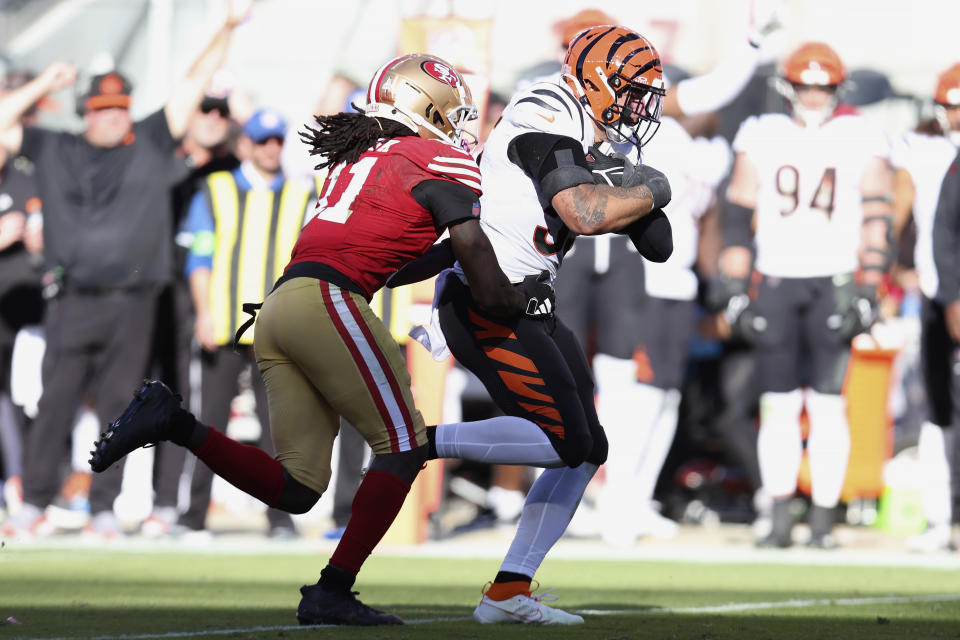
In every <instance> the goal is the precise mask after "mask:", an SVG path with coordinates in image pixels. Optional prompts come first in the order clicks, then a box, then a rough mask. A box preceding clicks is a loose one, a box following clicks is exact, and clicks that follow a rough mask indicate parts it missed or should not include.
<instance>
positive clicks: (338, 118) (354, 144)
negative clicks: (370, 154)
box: [300, 113, 417, 170]
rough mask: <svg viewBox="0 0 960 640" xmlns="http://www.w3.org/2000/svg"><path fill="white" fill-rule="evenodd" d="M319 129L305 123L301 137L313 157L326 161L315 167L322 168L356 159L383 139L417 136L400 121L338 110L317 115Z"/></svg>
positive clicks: (315, 117) (315, 118)
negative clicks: (338, 111)
mask: <svg viewBox="0 0 960 640" xmlns="http://www.w3.org/2000/svg"><path fill="white" fill-rule="evenodd" d="M313 119H314V120H315V121H316V123H317V124H318V125H319V127H318V128H316V129H314V128H313V127H311V126H309V125H306V128H307V130H306V131H301V132H300V139H301V140H302V141H303V142H304V143H305V144H306V145H307V146H309V147H310V155H311V156H320V157H321V158H323V161H322V162H321V163H320V164H318V165H317V166H315V167H314V169H317V170H320V169H323V168H325V167H333V166H335V165H338V164H340V163H342V162H343V163H347V164H349V163H352V162H356V161H357V160H358V159H359V158H360V154H361V153H363V152H364V151H366V150H367V149H369V148H370V147H372V146H373V145H375V144H376V143H377V140H381V139H384V138H387V139H389V138H399V137H401V136H415V135H417V134H416V133H414V132H413V131H411V130H410V128H409V127H406V126H404V125H402V124H400V123H399V122H396V121H394V120H388V119H386V118H368V117H367V116H365V115H363V114H362V113H337V114H335V115H332V116H314V117H313Z"/></svg>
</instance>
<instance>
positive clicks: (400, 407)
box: [320, 281, 416, 452]
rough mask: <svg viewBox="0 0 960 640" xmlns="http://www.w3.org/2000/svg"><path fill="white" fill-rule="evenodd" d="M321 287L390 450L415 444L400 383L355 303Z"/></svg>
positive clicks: (323, 284)
mask: <svg viewBox="0 0 960 640" xmlns="http://www.w3.org/2000/svg"><path fill="white" fill-rule="evenodd" d="M320 291H321V294H322V296H323V304H324V306H325V307H326V310H327V313H328V314H329V316H330V320H331V321H332V322H333V325H334V327H335V328H336V330H337V332H338V333H339V334H340V339H341V340H343V343H344V345H345V346H346V347H347V350H348V351H349V352H350V355H351V357H352V358H353V361H354V364H355V365H356V367H357V371H358V372H359V374H360V376H361V378H362V379H363V382H364V385H365V386H366V388H367V391H368V392H369V394H370V397H371V399H372V400H373V403H374V407H375V409H376V412H377V414H379V416H380V419H381V420H382V421H383V426H384V428H385V430H386V432H387V434H388V437H389V439H390V450H391V451H392V452H399V451H409V450H410V449H412V448H416V445H415V444H413V445H412V446H411V436H410V433H411V427H412V425H411V418H410V414H409V411H408V410H407V407H406V404H405V402H404V399H403V395H402V393H400V391H399V385H398V384H397V382H396V380H395V376H393V371H392V370H391V369H390V367H389V363H386V362H385V360H384V358H383V354H382V353H381V352H380V347H379V345H377V344H376V340H375V339H372V338H373V337H372V335H371V334H370V332H369V329H368V328H367V327H366V324H365V322H364V320H363V318H362V316H360V314H359V312H358V310H357V308H356V305H355V304H353V305H351V302H352V300H350V294H349V293H348V292H347V291H345V290H342V289H339V288H335V287H332V286H331V285H330V283H328V282H323V281H321V283H320Z"/></svg>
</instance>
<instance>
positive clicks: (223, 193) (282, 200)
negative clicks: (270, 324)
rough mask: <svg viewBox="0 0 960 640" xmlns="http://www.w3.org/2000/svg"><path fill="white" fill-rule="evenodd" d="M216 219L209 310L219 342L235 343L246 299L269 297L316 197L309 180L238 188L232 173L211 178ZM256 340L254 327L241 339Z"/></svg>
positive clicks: (208, 185) (209, 189)
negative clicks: (271, 187)
mask: <svg viewBox="0 0 960 640" xmlns="http://www.w3.org/2000/svg"><path fill="white" fill-rule="evenodd" d="M206 189H207V195H208V197H209V202H210V210H211V212H212V213H213V219H214V224H215V229H216V231H215V241H214V251H213V271H212V272H211V274H210V312H211V314H212V316H213V321H214V335H215V336H216V339H217V343H218V344H230V343H231V342H232V340H233V336H234V333H235V332H236V330H237V328H238V327H239V326H240V325H241V324H243V321H244V319H245V315H244V313H243V312H242V305H243V303H244V302H259V301H261V300H263V299H264V298H266V296H267V294H268V293H270V289H271V288H272V287H273V283H274V282H276V280H277V278H279V277H280V275H281V274H282V273H283V269H284V267H286V266H287V263H288V262H289V261H290V252H291V251H292V250H293V245H294V244H295V243H296V241H297V236H299V235H300V229H301V228H302V227H303V224H304V221H305V216H306V213H307V211H309V206H310V205H311V203H312V201H313V198H312V197H311V196H312V195H313V189H312V185H311V184H310V182H308V181H304V180H296V179H289V180H287V181H285V182H284V183H283V186H282V187H281V188H280V189H279V190H276V191H275V190H273V189H263V188H258V189H250V190H249V191H242V190H240V189H239V188H238V186H237V183H236V181H235V180H234V178H233V175H232V174H231V173H230V172H228V171H218V172H216V173H212V174H210V175H209V176H208V177H207V179H206ZM252 343H253V327H251V328H250V329H249V330H248V331H247V332H246V333H245V334H244V335H243V337H242V338H241V339H240V344H252Z"/></svg>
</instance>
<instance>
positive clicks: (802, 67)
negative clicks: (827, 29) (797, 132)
mask: <svg viewBox="0 0 960 640" xmlns="http://www.w3.org/2000/svg"><path fill="white" fill-rule="evenodd" d="M846 78H847V70H846V68H845V67H844V66H843V62H842V61H841V60H840V56H838V55H837V52H836V51H834V50H833V49H832V48H831V47H830V46H829V45H827V44H824V43H822V42H808V43H806V44H803V45H801V46H800V47H799V48H797V49H796V50H795V51H794V52H793V53H791V54H790V55H789V56H787V57H786V58H785V59H784V61H783V63H782V67H781V73H780V77H778V78H775V79H774V88H775V89H776V90H777V91H778V92H779V93H780V94H781V95H782V96H783V97H785V98H786V99H787V100H788V101H789V102H790V105H791V107H792V108H793V115H794V117H796V118H797V120H799V121H800V122H802V123H803V124H804V125H805V126H807V127H819V126H820V125H822V124H823V123H824V122H826V121H827V120H829V119H830V117H831V116H832V115H833V112H834V111H835V110H836V108H837V90H838V88H839V87H840V86H841V85H842V84H843V82H844V80H846ZM798 87H816V88H819V89H823V90H826V91H831V92H832V94H833V95H832V96H830V98H829V99H828V100H827V101H826V103H825V104H823V105H822V106H819V107H807V106H805V105H804V104H803V103H802V102H801V101H800V98H799V96H798V95H797V88H798Z"/></svg>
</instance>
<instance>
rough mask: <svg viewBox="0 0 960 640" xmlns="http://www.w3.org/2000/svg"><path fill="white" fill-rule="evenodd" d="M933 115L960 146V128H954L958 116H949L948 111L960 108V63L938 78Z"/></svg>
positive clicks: (949, 136)
mask: <svg viewBox="0 0 960 640" xmlns="http://www.w3.org/2000/svg"><path fill="white" fill-rule="evenodd" d="M933 102H934V107H933V114H934V116H936V118H937V123H938V124H939V125H940V129H942V130H943V133H944V134H945V135H946V136H947V137H948V138H949V139H950V142H952V143H953V144H955V145H958V146H960V128H958V127H956V126H954V121H955V120H956V116H953V117H951V116H950V115H948V114H947V110H948V109H956V108H957V107H960V62H958V63H956V64H954V65H953V66H952V67H950V68H949V69H947V70H946V71H944V72H943V73H941V74H940V75H939V76H938V77H937V89H936V91H935V92H934V94H933Z"/></svg>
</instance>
